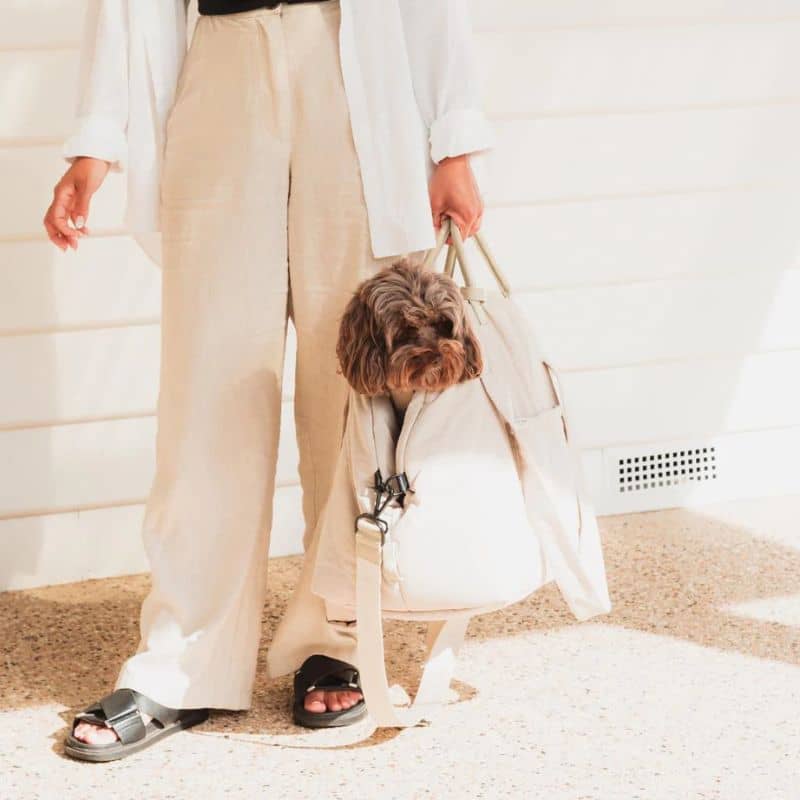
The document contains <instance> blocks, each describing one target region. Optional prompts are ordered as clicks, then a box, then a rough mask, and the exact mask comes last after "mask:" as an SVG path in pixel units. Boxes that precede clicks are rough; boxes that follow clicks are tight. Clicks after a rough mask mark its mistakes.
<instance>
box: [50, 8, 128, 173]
mask: <svg viewBox="0 0 800 800" xmlns="http://www.w3.org/2000/svg"><path fill="white" fill-rule="evenodd" d="M127 123H128V2H127V0H90V2H89V7H88V9H87V14H86V21H85V24H84V34H83V44H82V49H81V66H80V76H79V92H78V108H77V119H76V121H75V126H74V128H73V132H72V134H71V135H70V136H69V138H68V139H67V140H66V141H65V142H64V145H63V148H62V155H63V157H64V158H65V159H66V160H67V161H68V162H69V163H72V162H73V161H74V160H75V158H77V157H78V156H92V157H93V158H100V159H103V160H104V161H110V162H111V169H112V170H114V171H117V172H121V171H123V170H124V168H125V164H126V161H127V149H128V148H127V133H126V131H127Z"/></svg>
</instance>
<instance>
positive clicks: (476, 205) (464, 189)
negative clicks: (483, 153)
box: [428, 154, 483, 244]
mask: <svg viewBox="0 0 800 800" xmlns="http://www.w3.org/2000/svg"><path fill="white" fill-rule="evenodd" d="M428 190H429V192H430V197H431V213H432V214H433V226H434V228H436V229H437V230H438V229H439V228H440V227H441V225H442V217H443V216H449V217H450V218H451V219H452V220H453V221H454V222H455V223H456V225H458V230H459V231H460V232H461V237H462V238H463V239H468V238H469V237H470V236H472V234H473V233H475V232H476V231H478V230H480V227H481V222H482V220H483V200H482V198H481V195H480V192H479V191H478V184H477V183H476V181H475V176H474V175H473V174H472V169H471V168H470V165H469V156H468V155H467V154H464V155H461V156H453V157H452V158H443V159H442V160H441V161H440V162H439V163H438V164H437V165H436V167H435V169H434V172H433V175H432V176H431V180H430V184H429V186H428ZM447 242H448V244H449V243H450V237H448V239H447Z"/></svg>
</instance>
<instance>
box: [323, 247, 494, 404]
mask: <svg viewBox="0 0 800 800" xmlns="http://www.w3.org/2000/svg"><path fill="white" fill-rule="evenodd" d="M336 355H337V357H338V359H339V365H340V367H341V374H342V375H344V377H345V378H346V379H347V381H348V383H349V384H350V385H351V386H352V387H353V388H354V389H355V390H356V391H357V392H359V393H360V394H364V395H367V396H370V397H372V396H375V395H383V394H389V395H391V397H392V402H393V403H394V406H395V408H396V409H397V411H398V413H400V414H401V415H402V411H403V410H404V409H405V408H406V406H407V405H408V402H409V400H410V399H411V395H412V393H413V392H414V390H417V389H420V390H436V391H439V390H442V389H446V388H447V387H448V386H452V385H453V384H456V383H460V382H462V381H466V380H470V379H471V378H476V377H478V376H479V375H480V374H481V372H482V370H483V358H482V355H481V349H480V343H479V342H478V339H477V338H476V336H475V334H474V333H473V331H472V328H471V327H470V323H469V320H468V319H467V317H466V313H465V302H464V300H463V298H462V296H461V292H460V290H459V287H458V285H457V284H456V282H455V281H454V280H453V279H452V278H451V277H450V276H448V275H445V274H444V273H442V272H436V271H433V270H428V269H422V267H421V266H418V265H416V264H413V263H411V262H410V261H409V259H408V258H403V259H401V260H399V261H397V262H395V263H394V264H392V265H391V266H388V267H384V268H383V269H382V270H380V271H379V272H377V273H376V274H375V275H373V276H371V277H370V278H367V279H366V280H364V281H363V282H362V283H361V284H360V285H359V286H358V288H357V290H356V292H355V293H354V294H353V296H352V297H351V299H350V301H349V302H348V304H347V306H346V308H345V310H344V313H343V315H342V317H341V321H340V325H339V338H338V341H337V344H336Z"/></svg>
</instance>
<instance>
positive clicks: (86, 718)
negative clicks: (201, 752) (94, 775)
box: [64, 689, 208, 761]
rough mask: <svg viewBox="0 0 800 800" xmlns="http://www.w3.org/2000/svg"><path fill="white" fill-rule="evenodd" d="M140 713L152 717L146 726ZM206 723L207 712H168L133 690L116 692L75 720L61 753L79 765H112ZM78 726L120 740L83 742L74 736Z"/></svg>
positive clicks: (201, 710) (200, 710) (175, 710)
mask: <svg viewBox="0 0 800 800" xmlns="http://www.w3.org/2000/svg"><path fill="white" fill-rule="evenodd" d="M143 713H144V714H149V715H150V716H151V717H152V719H151V720H150V722H148V723H147V725H145V724H144V720H143V719H142V714H143ZM207 719H208V709H207V708H189V709H173V708H167V707H166V706H162V705H159V704H158V703H156V702H154V701H153V700H151V699H150V698H149V697H146V696H145V695H143V694H141V693H140V692H137V691H136V690H135V689H117V690H116V691H115V692H111V694H109V695H106V696H105V697H104V698H102V699H101V700H99V701H98V702H96V703H94V704H93V705H91V706H89V707H88V708H87V709H86V710H85V711H82V712H81V713H80V714H77V715H76V716H75V718H74V719H73V721H72V731H71V732H70V733H69V734H68V735H67V737H66V740H65V742H64V752H65V753H66V754H67V755H68V756H71V757H72V758H78V759H80V760H81V761H114V760H116V759H118V758H124V757H125V756H127V755H131V754H132V753H138V752H139V751H140V750H144V749H145V748H146V747H150V745H151V744H155V742H157V741H159V740H161V739H163V738H165V737H166V736H170V735H171V734H173V733H176V732H177V731H182V730H186V729H187V728H191V727H192V726H193V725H197V724H198V723H200V722H205V721H206V720H207ZM81 722H91V723H92V724H94V725H99V726H101V727H104V728H111V730H113V731H114V733H116V734H117V736H119V740H118V741H115V742H109V743H108V744H89V743H87V742H82V741H81V740H80V739H76V738H75V735H74V734H75V728H76V726H77V725H79V724H80V723H81Z"/></svg>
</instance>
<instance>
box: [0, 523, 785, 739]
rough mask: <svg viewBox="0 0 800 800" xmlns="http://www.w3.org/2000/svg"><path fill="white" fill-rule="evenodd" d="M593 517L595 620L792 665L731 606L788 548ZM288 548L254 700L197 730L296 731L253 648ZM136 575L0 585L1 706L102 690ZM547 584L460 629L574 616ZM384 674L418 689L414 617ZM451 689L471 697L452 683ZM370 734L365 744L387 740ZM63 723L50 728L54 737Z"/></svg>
mask: <svg viewBox="0 0 800 800" xmlns="http://www.w3.org/2000/svg"><path fill="white" fill-rule="evenodd" d="M656 514H657V516H656V515H654V514H638V515H628V516H621V517H610V518H605V519H603V520H601V527H602V529H603V541H604V552H605V558H606V566H607V571H608V577H609V586H610V589H611V596H612V601H613V603H614V607H613V611H612V613H611V614H608V615H606V616H605V617H598V618H596V620H595V622H597V623H601V624H607V625H615V626H620V627H625V628H629V629H633V630H637V631H644V632H647V633H651V634H655V635H659V636H670V637H676V638H679V639H683V640H686V641H690V642H693V643H695V644H698V645H701V646H706V647H713V648H718V649H721V650H728V651H735V652H738V653H744V654H748V655H751V656H755V657H759V658H769V659H775V660H778V661H782V662H785V663H788V664H792V665H798V664H800V633H799V632H798V630H797V628H794V627H791V626H788V625H782V624H780V623H774V622H765V621H761V620H755V619H748V618H744V617H738V616H733V615H731V614H729V613H726V612H725V611H724V607H725V606H727V605H729V604H734V603H740V602H745V601H753V600H758V599H764V598H769V597H777V596H782V595H789V594H794V593H797V591H798V575H800V552H798V551H797V550H794V549H791V548H788V547H784V546H782V545H780V544H777V543H775V542H771V541H768V540H766V539H760V538H756V537H754V536H753V534H752V532H750V531H747V530H744V529H742V528H738V527H736V526H733V525H731V524H728V523H725V522H719V521H717V520H714V519H708V518H706V517H704V516H703V515H702V514H701V513H699V512H697V511H689V510H684V509H675V510H672V511H660V512H656ZM299 567H300V558H299V557H292V558H283V559H276V560H274V561H273V562H272V563H271V564H270V578H269V580H270V584H271V591H270V594H269V596H270V599H269V601H268V604H267V605H266V606H265V608H264V618H263V620H264V630H263V636H262V645H261V650H260V652H259V663H258V671H257V679H256V684H255V687H254V694H253V707H252V708H251V709H250V710H249V711H238V712H225V711H218V712H215V713H213V714H212V717H211V719H210V720H209V722H208V723H206V724H205V725H203V726H202V730H203V732H204V733H216V734H242V735H244V734H264V733H269V734H275V735H287V734H297V733H298V732H300V731H303V729H300V728H297V727H296V726H294V725H293V724H292V723H291V721H290V701H291V676H285V677H283V678H280V679H278V680H274V681H270V680H269V679H268V678H267V675H266V664H265V657H266V651H267V646H268V643H269V641H270V640H271V638H272V634H273V631H274V629H275V626H276V624H277V622H278V620H279V619H280V617H281V615H282V614H283V611H284V607H285V604H286V601H287V598H288V596H289V593H290V591H291V588H292V586H293V585H294V582H295V580H296V579H297V575H298V573H299ZM147 588H148V579H147V576H144V575H137V576H132V577H125V578H115V579H106V580H94V581H85V582H82V583H79V584H70V585H66V586H54V587H47V588H44V589H34V590H27V591H23V592H7V593H3V594H0V641H2V655H3V663H2V666H3V669H2V678H1V679H0V680H2V687H1V688H2V691H1V692H0V710H3V709H19V708H24V707H28V706H36V705H41V704H63V705H67V706H69V711H65V712H63V714H62V717H63V718H64V721H65V729H66V726H67V725H68V724H69V721H70V720H71V718H72V714H73V713H74V712H75V711H77V710H79V709H80V708H83V707H84V706H85V705H87V704H88V703H89V702H92V701H94V700H96V699H97V698H99V697H101V696H102V695H104V694H106V693H107V692H108V691H109V690H110V687H111V686H112V685H113V682H114V680H115V678H116V675H117V672H118V669H119V666H120V664H121V662H122V661H123V660H124V658H125V657H126V656H127V655H128V654H130V653H132V652H133V651H134V649H135V647H136V644H137V640H138V620H139V607H140V604H141V601H142V599H143V597H144V595H145V593H146V591H147ZM576 624H579V623H576V622H575V620H574V618H573V617H572V616H571V614H570V612H569V611H568V610H567V608H566V606H565V605H564V603H563V601H562V600H561V597H560V595H559V593H558V591H557V589H556V588H555V586H554V585H552V584H551V585H549V586H546V587H544V588H543V589H542V590H540V591H539V592H537V593H536V594H535V595H533V596H532V597H531V598H529V599H528V600H527V601H525V602H523V603H519V604H517V605H516V606H512V607H510V608H508V609H506V610H504V611H501V612H495V613H493V614H487V615H484V616H482V617H480V618H477V619H475V620H473V622H472V623H471V625H470V630H469V636H470V638H473V639H479V640H489V639H497V638H502V637H510V636H517V635H523V634H529V633H530V632H532V631H537V630H546V629H555V628H561V627H564V626H570V625H576ZM386 628H387V656H388V660H389V673H390V678H392V679H393V680H401V681H402V682H403V684H404V685H405V686H407V687H411V686H414V685H416V680H417V679H418V677H419V662H420V658H421V655H422V652H423V650H422V639H423V636H422V634H423V627H422V626H421V625H418V624H414V623H401V622H394V621H389V622H388V623H387V625H386ZM454 686H455V688H456V690H457V692H458V693H459V695H460V696H461V698H462V699H466V698H468V697H470V696H472V695H474V694H475V690H474V689H472V688H471V687H468V686H466V685H464V684H460V685H459V684H454ZM392 735H393V733H392V732H391V731H384V732H379V733H376V734H375V736H374V737H371V739H370V742H369V743H370V744H375V743H376V741H380V740H384V739H386V738H390V737H391V736H392ZM60 737H61V733H59V734H58V735H57V738H59V739H60Z"/></svg>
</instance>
